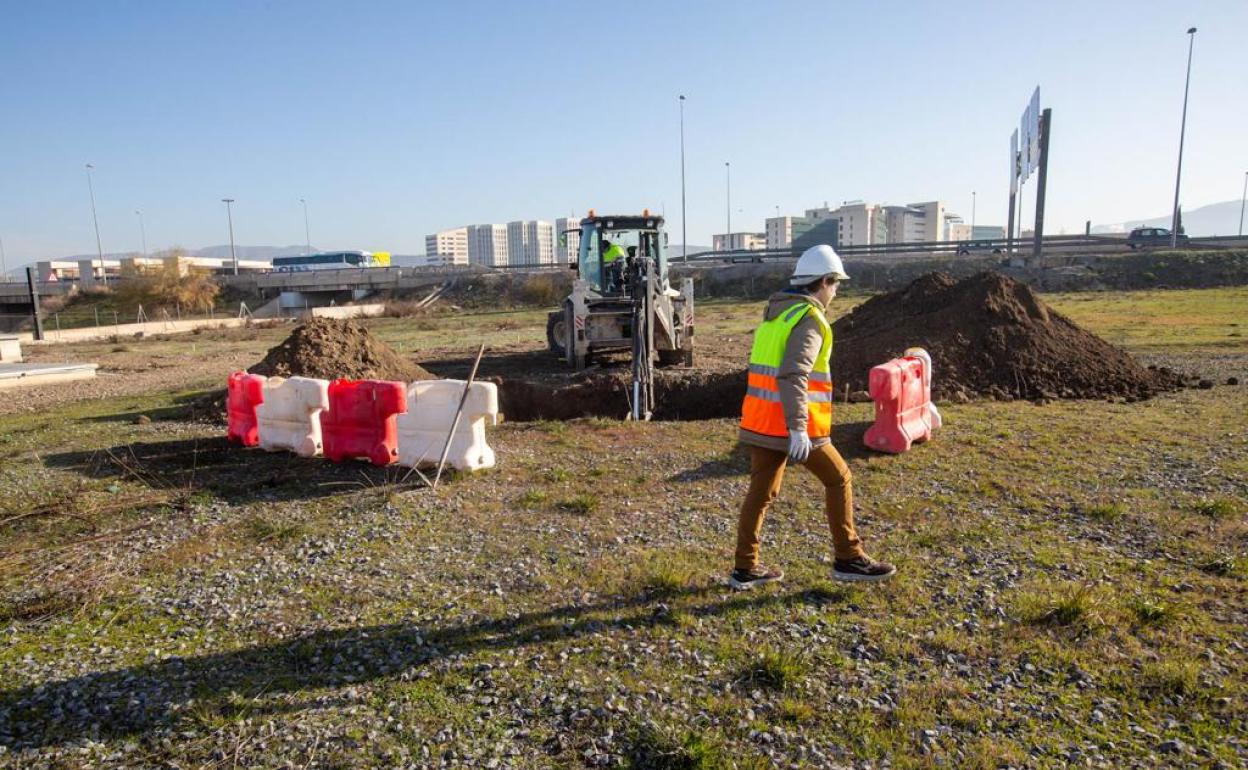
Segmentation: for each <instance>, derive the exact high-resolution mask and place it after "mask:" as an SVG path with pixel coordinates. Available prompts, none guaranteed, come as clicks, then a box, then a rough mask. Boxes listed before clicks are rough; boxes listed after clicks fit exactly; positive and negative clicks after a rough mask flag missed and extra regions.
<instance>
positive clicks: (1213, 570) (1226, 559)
mask: <svg viewBox="0 0 1248 770" xmlns="http://www.w3.org/2000/svg"><path fill="white" fill-rule="evenodd" d="M1199 568H1200V571H1201V572H1208V573H1209V574H1210V575H1217V576H1218V577H1234V576H1236V575H1239V574H1241V573H1242V572H1243V571H1244V567H1243V565H1242V564H1241V563H1240V561H1239V559H1236V558H1235V557H1234V556H1218V557H1216V558H1213V559H1210V560H1209V561H1206V562H1204V563H1202V564H1201V565H1199Z"/></svg>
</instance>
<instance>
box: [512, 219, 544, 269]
mask: <svg viewBox="0 0 1248 770" xmlns="http://www.w3.org/2000/svg"><path fill="white" fill-rule="evenodd" d="M554 236H555V228H554V226H553V225H551V223H550V222H546V221H544V220H541V219H530V220H517V221H515V222H508V223H507V261H508V264H510V265H512V266H516V265H553V264H554V263H555V237H554Z"/></svg>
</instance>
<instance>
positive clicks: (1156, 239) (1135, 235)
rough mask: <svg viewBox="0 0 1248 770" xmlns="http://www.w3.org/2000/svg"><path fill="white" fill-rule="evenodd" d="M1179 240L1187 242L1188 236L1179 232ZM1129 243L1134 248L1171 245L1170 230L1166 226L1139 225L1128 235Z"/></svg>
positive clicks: (1153, 247)
mask: <svg viewBox="0 0 1248 770" xmlns="http://www.w3.org/2000/svg"><path fill="white" fill-rule="evenodd" d="M1178 242H1179V243H1180V244H1186V243H1187V236H1186V235H1184V234H1183V233H1182V232H1180V233H1179V238H1178ZM1127 245H1128V246H1130V247H1131V248H1133V249H1156V248H1165V247H1167V246H1169V245H1170V231H1169V230H1167V229H1166V228H1164V227H1137V228H1135V229H1134V230H1132V231H1131V234H1130V235H1128V236H1127Z"/></svg>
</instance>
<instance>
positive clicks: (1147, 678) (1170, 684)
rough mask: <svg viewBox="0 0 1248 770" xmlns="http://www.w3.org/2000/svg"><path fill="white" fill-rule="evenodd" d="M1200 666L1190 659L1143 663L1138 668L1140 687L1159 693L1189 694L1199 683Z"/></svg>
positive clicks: (1146, 690) (1194, 690)
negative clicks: (1142, 665)
mask: <svg viewBox="0 0 1248 770" xmlns="http://www.w3.org/2000/svg"><path fill="white" fill-rule="evenodd" d="M1199 677H1200V668H1199V667H1198V666H1197V665H1196V664H1195V663H1194V662H1192V661H1190V660H1165V661H1160V662H1157V663H1145V664H1144V667H1143V668H1142V669H1140V679H1139V684H1140V689H1141V690H1144V691H1145V692H1149V693H1155V694H1159V695H1190V694H1191V693H1194V692H1196V689H1197V687H1198V684H1199Z"/></svg>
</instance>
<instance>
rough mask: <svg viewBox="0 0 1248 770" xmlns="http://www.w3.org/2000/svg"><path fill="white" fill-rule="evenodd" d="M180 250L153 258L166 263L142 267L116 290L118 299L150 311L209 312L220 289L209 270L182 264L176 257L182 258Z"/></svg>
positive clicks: (166, 252)
mask: <svg viewBox="0 0 1248 770" xmlns="http://www.w3.org/2000/svg"><path fill="white" fill-rule="evenodd" d="M182 255H183V252H182V250H181V249H167V250H165V251H163V252H158V253H156V254H154V255H153V257H155V258H157V259H162V260H164V261H163V263H162V264H161V265H159V266H156V265H142V266H139V267H138V268H136V270H135V273H134V275H133V276H132V277H130V278H128V279H127V280H125V281H121V282H120V285H119V286H118V287H117V292H116V293H117V300H118V302H119V303H120V304H122V305H128V306H131V307H135V306H138V305H144V306H145V308H146V309H147V310H149V311H155V310H159V309H161V308H164V309H166V310H173V309H175V308H178V307H180V308H181V309H183V310H187V311H189V312H196V311H200V312H206V311H207V310H208V309H209V308H211V307H212V306H213V304H214V303H215V302H216V299H217V295H218V294H220V292H221V287H220V286H218V285H217V283H216V282H215V281H213V280H212V277H211V276H210V274H209V273H208V271H206V270H203V269H201V268H195V267H190V266H185V265H181V264H179V263H178V261H177V260H175V259H172V258H173V257H179V256H182Z"/></svg>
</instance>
